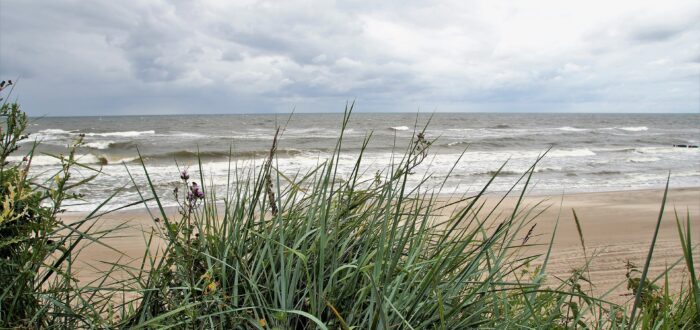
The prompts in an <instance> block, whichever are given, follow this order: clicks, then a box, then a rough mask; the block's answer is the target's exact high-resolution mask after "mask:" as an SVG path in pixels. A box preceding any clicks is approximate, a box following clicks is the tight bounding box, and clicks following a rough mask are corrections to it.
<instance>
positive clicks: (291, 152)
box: [143, 149, 303, 160]
mask: <svg viewBox="0 0 700 330" xmlns="http://www.w3.org/2000/svg"><path fill="white" fill-rule="evenodd" d="M269 152H270V151H268V150H258V151H237V152H233V153H229V151H199V152H197V151H190V150H178V151H172V152H166V153H162V154H152V155H144V156H143V158H145V159H152V160H172V159H182V158H191V159H194V158H198V157H199V158H201V159H226V158H228V157H229V155H230V156H231V157H234V158H250V157H267V155H269ZM302 153H303V152H302V151H300V150H298V149H278V150H277V151H276V154H277V155H283V156H297V155H301V154H302Z"/></svg>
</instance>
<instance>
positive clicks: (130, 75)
mask: <svg viewBox="0 0 700 330" xmlns="http://www.w3.org/2000/svg"><path fill="white" fill-rule="evenodd" d="M0 78H1V79H3V80H7V79H12V80H15V81H18V82H19V83H18V84H17V86H16V88H15V90H14V91H13V95H12V98H13V99H15V98H16V99H18V100H19V102H20V103H21V104H22V106H23V109H24V110H25V111H27V112H28V113H29V114H30V115H33V116H40V115H47V116H63V115H134V114H137V115H143V114H154V115H155V114H200V113H273V112H289V111H291V110H292V109H295V111H296V112H339V111H342V110H343V109H344V107H345V105H346V103H347V102H352V101H355V102H356V110H357V111H360V112H396V111H404V112H414V113H415V112H416V111H421V112H433V111H437V112H492V111H493V112H661V113H667V112H669V113H670V112H691V113H698V112H700V1H697V0H691V1H673V0H665V1H658V0H654V1H645V0H634V1H624V0H620V1H609V0H606V1H465V0H458V1H410V0H409V1H359V0H356V1H214V0H193V1H180V0H178V1H140V0H120V1H113V0H110V1H81V0H76V1H33V0H1V1H0ZM4 93H6V92H4Z"/></svg>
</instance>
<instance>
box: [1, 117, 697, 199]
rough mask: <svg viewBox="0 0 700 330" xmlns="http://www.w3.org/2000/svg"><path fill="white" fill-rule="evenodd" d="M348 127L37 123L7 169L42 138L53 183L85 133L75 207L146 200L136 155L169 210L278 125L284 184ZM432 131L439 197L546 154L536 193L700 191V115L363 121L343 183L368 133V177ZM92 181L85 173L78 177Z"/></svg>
mask: <svg viewBox="0 0 700 330" xmlns="http://www.w3.org/2000/svg"><path fill="white" fill-rule="evenodd" d="M428 121H429V124H428ZM341 122H342V114H294V115H293V116H291V118H290V117H289V115H197V116H123V117H60V118H58V117H57V118H49V117H44V118H33V119H32V120H31V124H30V130H29V132H30V133H31V134H30V138H29V139H28V140H26V141H24V142H23V145H22V148H21V149H20V150H19V151H18V152H17V153H16V154H15V156H13V157H12V158H11V161H18V160H20V159H21V158H22V156H23V153H26V152H28V150H29V148H30V146H31V142H33V141H40V142H41V145H40V146H39V148H38V151H39V153H37V154H35V157H34V160H33V166H34V167H33V171H32V173H34V175H37V176H38V177H39V178H42V177H46V176H47V175H49V174H50V173H52V172H53V171H56V170H57V169H58V167H57V163H58V162H57V161H56V159H55V158H53V157H51V156H49V154H60V153H65V152H66V147H67V146H68V145H70V144H71V142H72V141H73V140H74V139H75V138H76V137H77V136H78V134H84V135H85V138H84V142H85V143H84V145H83V147H81V148H80V149H79V150H78V154H79V158H80V160H81V162H83V163H85V164H89V165H90V166H92V167H94V168H100V169H101V170H102V171H103V172H104V173H103V175H100V176H99V177H98V179H97V180H95V181H93V182H92V183H90V184H89V185H87V186H83V187H82V188H81V190H80V191H79V192H81V193H83V194H84V196H85V201H83V202H80V203H76V202H72V203H73V204H72V205H71V206H70V207H69V208H68V209H69V210H73V211H80V210H89V209H91V208H93V207H94V206H95V205H97V204H99V203H100V202H102V201H103V200H104V199H105V198H107V196H109V195H110V194H112V192H113V191H114V189H116V188H121V187H123V189H122V190H121V192H120V193H119V194H118V195H117V196H116V197H115V198H114V199H113V200H112V201H111V202H110V203H109V206H110V207H115V206H120V205H125V204H127V203H129V202H133V201H137V200H139V194H138V191H137V189H136V188H135V187H134V185H133V183H132V181H131V178H130V176H129V172H130V173H131V177H133V179H134V181H135V182H136V184H137V185H140V186H141V188H144V187H145V176H144V174H143V169H142V168H141V165H140V162H139V161H138V153H137V148H138V151H139V152H140V153H141V155H142V157H143V159H144V161H145V163H146V165H147V168H148V171H149V174H150V175H151V177H152V179H153V181H154V182H155V183H156V188H157V189H158V191H159V194H160V195H161V196H162V197H163V201H165V202H166V204H174V201H173V196H172V189H173V187H174V186H175V185H177V184H178V183H179V174H178V173H179V172H178V168H179V169H182V168H188V169H189V170H190V172H192V173H193V177H198V175H199V174H198V171H197V165H196V164H197V163H196V155H197V154H198V153H199V155H200V157H201V159H202V163H203V168H204V174H205V177H206V178H207V182H213V183H214V185H215V186H216V189H219V190H222V191H223V189H224V188H225V186H226V182H227V179H228V173H229V154H230V152H231V155H232V156H233V158H232V160H233V164H232V165H231V167H233V168H235V167H238V168H239V169H240V168H245V167H246V166H248V167H250V166H253V167H254V166H260V165H261V164H262V163H263V159H264V158H265V157H266V155H267V153H268V152H269V149H270V146H271V143H272V139H273V136H274V133H275V128H276V127H277V126H283V127H284V130H283V132H282V134H281V137H280V140H279V143H278V152H277V156H278V168H279V169H280V170H281V171H282V173H284V174H286V175H295V174H297V173H302V174H303V173H305V172H306V171H308V170H310V169H312V168H313V167H315V166H316V165H318V164H320V163H321V162H322V161H324V160H325V159H327V158H328V156H329V154H330V152H331V151H332V149H333V147H334V146H335V144H336V141H337V139H338V136H339V134H340V125H341ZM426 124H427V130H426V134H425V135H426V139H428V140H434V142H433V144H432V147H431V149H430V154H429V156H428V158H427V159H426V160H425V161H424V162H423V163H422V164H421V165H420V166H419V167H418V168H417V169H416V173H415V174H413V175H412V176H411V178H410V180H409V183H410V184H416V183H417V182H418V181H419V180H422V179H424V178H425V176H424V175H425V174H426V173H429V174H430V177H429V179H428V182H427V186H429V187H437V186H439V185H440V184H442V182H443V180H444V178H445V175H447V173H448V172H449V171H450V170H451V169H453V168H454V169H453V170H452V174H451V176H450V180H448V181H447V183H446V184H445V186H444V187H443V189H442V190H441V193H443V194H463V193H469V192H473V191H478V190H479V189H480V188H481V187H482V186H483V185H484V183H485V182H486V181H487V180H488V179H489V178H490V176H491V174H492V173H493V172H494V171H495V170H497V169H498V168H499V167H500V166H501V165H502V164H503V163H505V162H507V164H506V166H505V168H504V171H503V175H502V176H501V177H499V178H498V179H497V180H496V181H495V182H494V184H493V186H492V188H491V191H493V192H502V191H505V190H507V189H509V188H510V187H511V186H512V184H513V183H514V182H515V180H516V179H517V178H518V177H519V175H520V174H522V173H523V172H524V171H526V170H527V169H528V168H529V167H530V165H532V163H533V162H534V161H535V160H536V159H537V157H538V156H539V155H541V154H542V153H544V152H545V151H547V150H549V152H548V154H547V155H546V156H545V157H544V159H543V160H542V161H541V162H540V163H539V165H538V166H537V169H536V172H537V173H536V175H535V176H534V181H533V182H532V187H531V189H532V191H531V194H561V193H573V192H593V191H614V190H627V189H644V188H659V187H663V186H664V184H665V182H666V177H667V175H668V173H669V171H670V173H671V182H670V184H671V187H689V186H700V149H697V148H679V147H674V145H678V144H684V145H698V144H700V115H699V114H485V113H477V114H474V113H460V114H454V113H437V114H432V115H431V114H365V113H355V114H353V115H352V117H351V120H350V123H349V125H348V127H347V129H346V131H345V133H344V140H343V153H342V157H341V158H340V174H341V175H347V174H348V173H349V172H350V171H351V169H352V167H353V165H354V164H355V160H356V157H357V154H358V152H359V150H360V147H361V145H362V141H363V140H364V139H365V138H366V137H367V136H368V135H369V134H370V133H371V135H372V136H371V140H370V143H369V145H368V148H367V150H366V151H365V156H364V158H363V159H364V160H363V164H364V166H363V172H364V173H365V174H364V176H365V177H366V178H368V179H371V178H373V177H374V176H375V174H376V173H377V171H381V170H382V169H384V168H385V167H386V166H387V165H389V164H390V163H391V162H392V159H394V157H396V156H400V155H402V154H403V153H404V150H405V147H406V145H407V144H408V142H409V141H410V140H411V139H412V138H413V135H414V131H415V130H421V129H422V128H423V127H424V126H425V125H426ZM465 150H466V151H465ZM463 152H464V155H463V156H462V158H461V159H460V160H459V161H458V159H459V156H460V154H462V153H463ZM392 156H393V157H392ZM127 169H128V172H127ZM90 174H92V172H91V171H89V170H86V169H82V170H79V171H78V172H77V173H76V174H75V178H76V179H78V178H80V177H84V176H88V175H90ZM142 190H143V189H142Z"/></svg>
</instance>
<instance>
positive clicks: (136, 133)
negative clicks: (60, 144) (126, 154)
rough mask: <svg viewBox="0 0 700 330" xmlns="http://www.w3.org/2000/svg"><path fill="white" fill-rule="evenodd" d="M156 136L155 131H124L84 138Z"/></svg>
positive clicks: (92, 134)
mask: <svg viewBox="0 0 700 330" xmlns="http://www.w3.org/2000/svg"><path fill="white" fill-rule="evenodd" d="M153 134H156V132H155V131H153V130H151V131H125V132H106V133H85V135H86V136H121V137H135V136H140V135H153Z"/></svg>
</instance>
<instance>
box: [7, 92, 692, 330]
mask: <svg viewBox="0 0 700 330" xmlns="http://www.w3.org/2000/svg"><path fill="white" fill-rule="evenodd" d="M14 106H16V104H14V105H12V104H7V105H3V112H2V116H3V117H4V118H6V119H7V124H6V125H5V127H4V129H3V134H4V135H3V141H5V142H4V144H3V147H4V148H3V150H9V151H6V152H5V153H3V155H2V161H3V168H2V177H0V178H1V179H2V180H1V181H2V189H3V200H5V201H7V202H6V203H3V204H2V206H1V207H2V210H1V211H2V214H3V218H2V220H3V221H2V222H0V231H1V232H2V233H3V236H2V238H1V239H2V243H1V244H0V253H2V258H3V259H2V264H0V267H1V271H2V283H1V284H2V290H3V291H2V295H1V296H0V298H1V299H0V301H1V302H2V305H1V306H0V326H2V327H41V328H43V327H46V328H130V329H131V328H135V329H139V328H193V329H194V328H196V329H200V328H217V329H219V328H221V329H471V328H487V329H489V328H490V329H518V328H527V329H529V328H534V329H540V328H547V329H569V328H574V329H576V328H581V329H693V328H697V327H698V326H700V318H699V316H698V306H699V305H700V289H699V288H698V287H699V284H698V283H699V282H698V277H697V274H696V272H695V268H694V267H695V265H694V253H695V248H696V245H697V244H694V243H693V237H692V236H693V235H692V233H693V231H692V229H691V221H690V214H685V215H683V214H682V213H677V214H676V219H675V221H676V224H677V229H678V239H679V241H680V243H681V246H682V249H683V256H684V257H683V259H682V260H680V261H679V264H685V266H686V271H687V272H688V277H687V283H684V284H683V286H682V287H681V289H680V291H679V292H671V291H670V290H669V283H668V279H667V278H665V277H664V276H663V275H664V274H662V275H661V276H658V277H656V278H651V277H650V274H649V272H648V269H649V264H650V261H651V260H652V258H653V250H654V246H655V242H656V232H658V225H657V228H656V231H655V232H654V233H649V234H650V237H651V236H652V235H653V236H654V238H653V239H652V241H651V244H650V248H649V252H648V255H647V259H646V263H645V265H644V266H643V267H642V268H641V269H640V268H638V267H637V266H635V265H631V264H630V265H629V268H628V276H627V278H625V279H621V282H620V283H621V285H627V288H628V289H629V291H630V292H631V293H633V294H634V295H635V299H634V302H633V303H632V304H631V305H618V304H616V303H613V302H611V301H609V299H608V297H607V296H606V294H602V295H598V296H594V295H593V294H592V293H591V292H592V291H591V290H590V287H591V283H590V276H588V275H587V270H588V269H587V267H588V264H589V262H590V260H591V258H595V256H587V257H586V259H587V262H586V263H585V264H582V265H580V268H578V269H576V270H574V271H572V272H571V274H570V276H569V277H567V278H560V279H555V278H552V277H551V276H549V275H548V272H547V265H548V262H549V259H550V256H551V250H552V246H553V242H554V237H555V235H556V226H555V230H554V232H552V233H551V235H552V236H551V238H550V239H549V245H548V248H547V249H546V252H545V253H543V254H532V253H528V250H527V247H528V246H530V245H531V243H529V239H530V237H531V235H532V228H533V225H534V221H535V219H538V216H540V213H539V212H536V211H535V208H533V207H532V206H531V205H524V204H523V203H522V200H523V197H524V196H525V194H526V193H527V191H528V188H529V187H530V185H531V182H532V179H533V176H534V175H535V169H536V167H537V164H538V162H539V160H540V159H541V157H546V152H543V154H542V155H541V157H540V158H538V159H537V160H535V161H534V162H533V165H532V166H531V167H530V169H529V170H528V171H526V172H525V173H523V174H522V176H520V177H518V178H516V179H515V180H514V181H513V183H512V188H511V189H510V190H509V191H508V192H506V193H504V194H502V196H501V197H500V201H503V200H504V199H505V198H506V197H507V196H511V195H514V196H516V198H517V200H518V201H517V202H516V204H515V207H514V208H513V210H512V211H509V212H503V210H502V207H501V203H500V202H497V203H496V204H495V205H493V206H487V204H486V202H485V199H486V194H487V193H488V192H489V187H490V184H491V183H492V182H493V180H495V179H496V178H497V177H498V176H499V172H500V169H499V170H497V171H495V172H494V173H493V176H492V178H491V180H490V181H489V182H488V183H487V184H486V185H485V186H483V187H482V188H481V189H480V190H479V191H477V192H475V193H473V194H469V195H465V196H461V197H455V198H453V200H451V201H449V202H445V201H444V200H440V199H439V198H438V197H439V196H441V194H442V187H443V186H445V183H447V182H449V180H451V178H450V176H449V175H448V176H447V177H446V178H445V179H444V181H443V185H442V186H428V185H427V184H426V182H427V180H419V183H418V184H412V185H409V184H408V179H409V177H412V176H423V177H424V178H427V176H428V175H429V174H424V173H418V172H417V171H416V173H414V170H415V168H416V167H417V166H418V165H419V164H421V163H422V162H423V161H425V160H426V158H427V155H428V154H429V153H430V146H431V144H432V142H433V141H432V140H430V139H429V138H428V137H426V136H425V126H416V128H415V132H414V134H413V139H412V140H410V141H405V142H406V143H405V145H403V146H401V145H397V146H396V152H395V153H394V155H395V156H394V159H392V161H391V165H389V166H387V167H386V168H385V169H384V170H382V171H379V172H377V173H375V174H374V175H373V176H371V175H370V176H368V175H366V174H367V173H364V170H363V169H364V166H363V165H364V164H363V152H364V150H365V147H366V146H367V143H368V142H369V140H370V139H371V135H369V136H367V137H366V139H365V141H364V143H363V144H362V146H361V148H360V152H359V154H357V155H355V156H354V157H355V159H356V163H355V166H354V168H353V170H352V171H351V173H350V174H349V175H342V176H341V175H340V174H339V171H338V160H339V159H340V157H341V155H344V154H343V152H344V151H343V147H344V146H343V132H344V130H345V127H346V126H347V124H348V122H349V121H350V117H351V113H352V105H350V106H348V108H347V109H346V111H345V116H344V118H343V121H342V127H341V129H340V131H339V138H338V140H337V144H336V147H335V148H334V151H333V153H332V154H331V156H330V157H328V158H327V159H326V160H323V161H319V163H318V165H317V166H316V167H315V168H313V169H312V170H310V171H308V172H306V173H281V172H280V171H278V170H277V166H276V165H277V163H278V162H280V161H283V160H282V159H278V158H277V156H276V153H275V150H276V147H277V141H278V140H277V136H276V137H275V139H274V140H273V141H272V143H271V148H270V153H269V156H268V157H267V159H266V160H265V161H264V164H263V165H262V166H258V167H255V166H247V167H245V168H238V163H236V162H235V161H233V158H234V154H235V153H234V152H233V151H231V157H230V158H231V161H230V166H229V178H228V182H227V183H226V187H227V189H226V191H225V193H223V194H222V195H219V194H220V193H219V194H217V191H216V190H215V189H213V186H214V184H215V183H214V182H211V179H210V178H208V177H206V176H205V175H204V173H205V171H204V168H203V165H202V164H201V161H200V162H199V164H198V167H199V170H198V171H197V173H199V176H198V177H191V174H190V173H189V172H188V171H187V170H186V169H183V171H182V172H181V173H179V174H178V173H176V174H174V175H179V176H180V185H179V186H178V187H177V190H176V191H175V196H176V197H175V198H176V199H177V202H178V205H179V207H178V210H177V212H175V213H173V212H167V210H166V209H165V208H164V207H163V205H164V202H163V201H162V198H163V197H161V192H159V191H158V190H157V189H156V188H155V186H156V184H155V183H154V182H152V181H151V177H150V176H149V175H148V173H149V172H148V164H146V163H145V162H144V161H143V160H142V165H143V166H142V170H143V174H144V175H145V176H146V178H147V182H148V184H147V185H146V186H139V185H137V184H136V183H135V182H136V180H133V182H134V186H135V188H136V189H137V191H138V193H139V194H140V196H141V198H142V201H140V202H139V203H137V204H139V205H143V206H144V207H148V205H155V212H153V213H152V221H153V230H152V231H150V232H144V240H145V241H146V244H147V246H148V248H146V249H145V250H144V254H143V255H142V256H126V255H124V256H123V259H122V260H120V261H117V262H108V264H109V267H108V269H107V270H106V271H102V272H101V273H100V275H99V276H98V278H97V279H96V280H93V281H90V282H89V283H82V282H80V281H79V280H78V279H77V278H76V277H75V276H74V274H73V271H72V267H73V264H74V263H75V262H77V261H79V260H80V258H81V255H80V252H81V248H83V247H84V246H85V244H101V245H104V246H106V247H108V248H109V244H107V243H105V241H104V240H103V239H102V238H103V237H106V236H109V235H116V234H118V232H119V230H120V228H121V226H119V225H118V226H116V227H115V228H113V229H108V230H97V229H95V228H97V227H92V226H94V224H96V223H98V222H99V218H100V216H102V215H104V213H105V212H103V211H102V207H103V206H104V205H106V203H107V201H105V203H103V204H102V205H100V206H99V207H97V208H96V209H95V210H94V211H93V212H91V213H89V214H88V215H87V216H86V217H85V219H82V220H80V221H77V222H73V223H67V224H66V223H62V222H61V221H59V220H58V218H59V215H60V212H61V210H62V209H61V205H62V202H63V201H64V200H65V199H67V198H79V197H80V196H74V195H71V193H70V192H71V190H72V189H74V188H75V187H77V186H79V185H80V184H83V183H84V182H85V180H79V181H77V182H76V181H75V180H73V181H71V176H70V173H71V169H72V168H74V167H76V166H83V165H80V164H79V163H78V162H77V161H76V160H75V159H74V157H72V156H71V155H73V154H74V152H73V153H71V152H70V151H69V152H68V153H67V156H61V155H57V156H56V157H58V158H59V159H61V160H62V164H63V166H62V168H61V171H59V172H58V173H56V175H55V176H54V177H53V179H52V180H50V181H48V182H35V181H33V180H32V177H31V176H29V175H27V174H26V173H29V167H30V165H31V157H32V156H33V152H31V151H30V152H28V158H27V161H26V162H23V163H20V164H5V158H6V157H7V156H8V155H9V154H10V153H11V152H13V151H15V150H12V149H13V148H14V147H15V146H16V144H17V141H18V140H19V139H20V138H21V136H22V135H21V131H22V130H23V129H24V127H22V125H21V122H22V115H23V114H22V113H21V111H19V109H18V108H13V107H14ZM13 109H15V110H13ZM25 119H26V118H25ZM17 122H19V123H20V125H17V124H15V123H17ZM426 125H427V124H426ZM17 130H19V131H20V133H19V134H17ZM10 132H12V134H10ZM278 132H279V134H284V130H283V128H282V129H280V130H278ZM79 143H80V141H77V142H76V146H77V145H79ZM73 150H75V148H73ZM5 166H7V167H5ZM504 166H505V164H504ZM83 168H84V167H83ZM502 168H503V167H501V169H502ZM90 170H94V171H95V173H96V174H99V169H90ZM23 173H24V174H23ZM368 177H371V178H370V179H367V178H368ZM92 178H94V176H90V177H89V178H88V179H92ZM17 187H26V188H24V189H27V190H28V191H31V193H30V195H31V196H35V197H32V198H33V199H31V198H30V199H29V201H27V199H26V198H25V197H22V196H25V195H23V194H17V193H15V191H16V189H18V188H17ZM666 190H668V187H666ZM118 193H119V190H118V189H115V195H116V194H118ZM47 202H48V203H47ZM659 203H660V204H659V208H660V211H661V212H660V213H659V214H660V215H659V218H658V223H660V222H661V221H662V220H664V219H662V215H663V209H664V207H665V197H664V200H661V201H659ZM147 204H148V205H147ZM126 206H127V205H125V207H126ZM130 206H134V205H130ZM453 206H454V207H453ZM574 218H575V219H576V222H577V223H576V225H577V229H578V232H579V235H580V238H581V244H582V246H583V250H584V251H585V246H586V245H585V240H584V236H585V232H584V230H583V229H582V228H581V225H580V224H579V223H578V217H577V216H574ZM665 220H668V219H665ZM556 221H558V220H556ZM134 257H136V258H138V263H137V265H134V264H133V263H131V262H126V261H127V260H133V258H134ZM535 260H539V261H540V262H537V263H535ZM674 266H675V265H669V270H670V269H671V268H673V267H674ZM669 270H667V272H668V271H669ZM667 272H666V273H667Z"/></svg>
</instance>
